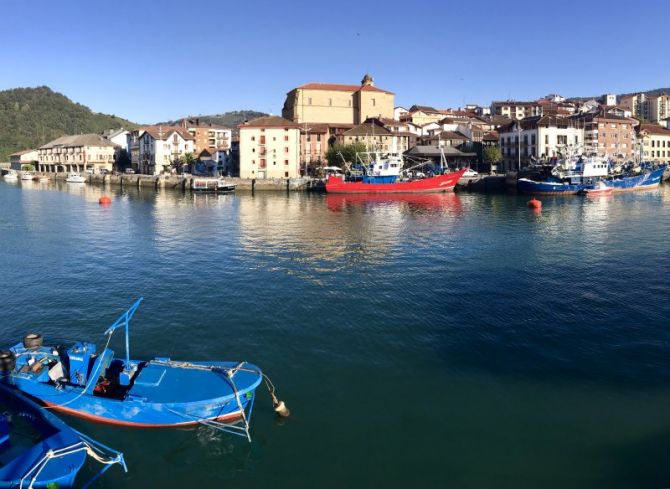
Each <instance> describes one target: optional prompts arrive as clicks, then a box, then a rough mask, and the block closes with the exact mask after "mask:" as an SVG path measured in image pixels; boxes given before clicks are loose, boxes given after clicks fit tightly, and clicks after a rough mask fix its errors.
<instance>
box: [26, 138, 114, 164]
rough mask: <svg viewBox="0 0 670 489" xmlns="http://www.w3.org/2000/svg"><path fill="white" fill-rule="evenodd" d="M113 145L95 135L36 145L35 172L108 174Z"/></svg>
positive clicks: (111, 160)
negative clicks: (106, 172) (102, 172)
mask: <svg viewBox="0 0 670 489" xmlns="http://www.w3.org/2000/svg"><path fill="white" fill-rule="evenodd" d="M115 152H116V146H114V143H112V142H111V141H108V140H107V139H105V138H103V137H102V136H100V135H99V134H79V135H76V136H62V137H60V138H58V139H54V140H53V141H50V142H48V143H47V144H45V145H43V146H40V148H39V149H38V153H39V154H38V168H37V169H38V171H41V172H71V171H75V172H81V171H84V170H91V171H93V172H95V173H98V172H100V171H101V170H107V171H112V166H113V165H114V154H115Z"/></svg>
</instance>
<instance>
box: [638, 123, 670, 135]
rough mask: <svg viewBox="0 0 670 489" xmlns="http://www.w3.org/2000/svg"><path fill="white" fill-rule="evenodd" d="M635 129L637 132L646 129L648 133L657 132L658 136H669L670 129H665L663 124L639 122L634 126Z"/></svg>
mask: <svg viewBox="0 0 670 489" xmlns="http://www.w3.org/2000/svg"><path fill="white" fill-rule="evenodd" d="M636 130H637V131H638V133H639V132H642V131H646V132H648V133H649V134H658V135H659V136H670V129H666V128H665V127H663V126H659V125H658V124H640V125H639V126H638V127H636Z"/></svg>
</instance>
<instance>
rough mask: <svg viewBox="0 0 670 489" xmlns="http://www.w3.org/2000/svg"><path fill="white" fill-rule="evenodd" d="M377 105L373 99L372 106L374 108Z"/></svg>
mask: <svg viewBox="0 0 670 489" xmlns="http://www.w3.org/2000/svg"><path fill="white" fill-rule="evenodd" d="M376 104H377V102H376V100H375V99H372V106H373V107H374V106H375V105H376Z"/></svg>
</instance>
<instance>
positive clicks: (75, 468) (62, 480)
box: [0, 356, 127, 488]
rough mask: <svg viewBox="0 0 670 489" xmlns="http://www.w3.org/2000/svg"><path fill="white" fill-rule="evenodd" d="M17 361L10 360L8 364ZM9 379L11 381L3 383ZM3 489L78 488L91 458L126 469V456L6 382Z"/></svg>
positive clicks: (0, 445) (0, 395) (0, 417)
mask: <svg viewBox="0 0 670 489" xmlns="http://www.w3.org/2000/svg"><path fill="white" fill-rule="evenodd" d="M8 362H11V357H8V356H4V357H3V359H2V365H3V366H6V365H7V363H8ZM3 380H6V379H3ZM0 411H1V412H2V414H0V488H56V487H58V488H67V487H72V486H73V484H74V482H75V478H76V477H77V473H78V472H79V470H80V469H81V468H82V466H83V465H84V462H85V461H86V457H87V455H90V456H91V457H92V458H94V459H96V460H98V461H100V462H101V463H103V464H104V465H103V468H102V470H100V472H98V474H96V475H95V476H94V477H93V478H92V479H90V480H89V481H88V482H87V483H86V484H84V485H83V487H89V485H90V484H92V483H93V482H94V481H95V480H97V478H98V477H100V476H101V475H102V474H103V473H104V472H106V471H107V470H108V469H109V468H110V467H111V466H112V465H114V464H120V465H121V466H122V467H123V468H124V470H127V469H126V464H125V462H124V460H123V454H121V453H119V452H117V451H116V450H112V449H111V448H108V447H106V446H104V445H102V444H101V443H98V442H96V441H94V440H92V439H91V438H88V437H87V436H85V435H83V434H81V433H79V432H78V431H76V430H74V429H72V428H70V427H69V426H68V425H66V424H65V423H63V422H62V421H61V420H60V419H58V418H57V417H56V416H55V415H53V414H51V413H50V412H49V411H48V410H46V409H44V408H42V407H40V406H39V405H38V404H36V403H35V402H34V401H32V400H30V399H28V398H27V397H26V396H24V395H22V394H21V393H20V392H18V391H17V390H16V389H15V388H13V387H11V386H8V385H7V384H4V383H1V382H0Z"/></svg>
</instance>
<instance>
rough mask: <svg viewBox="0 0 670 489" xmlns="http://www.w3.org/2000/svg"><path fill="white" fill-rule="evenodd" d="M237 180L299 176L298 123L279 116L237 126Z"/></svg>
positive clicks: (258, 119) (260, 118) (261, 118)
mask: <svg viewBox="0 0 670 489" xmlns="http://www.w3.org/2000/svg"><path fill="white" fill-rule="evenodd" d="M239 128H240V177H241V178H259V179H265V178H297V177H299V176H300V124H298V123H297V122H294V121H291V120H288V119H285V118H283V117H279V116H267V117H259V118H257V119H254V120H251V121H249V122H246V123H244V124H241V125H240V126H239Z"/></svg>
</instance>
